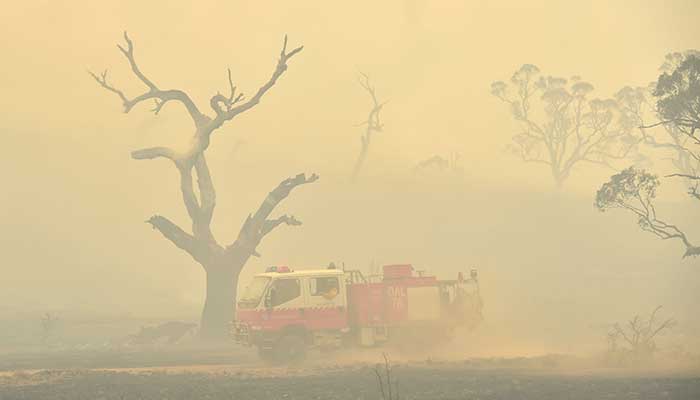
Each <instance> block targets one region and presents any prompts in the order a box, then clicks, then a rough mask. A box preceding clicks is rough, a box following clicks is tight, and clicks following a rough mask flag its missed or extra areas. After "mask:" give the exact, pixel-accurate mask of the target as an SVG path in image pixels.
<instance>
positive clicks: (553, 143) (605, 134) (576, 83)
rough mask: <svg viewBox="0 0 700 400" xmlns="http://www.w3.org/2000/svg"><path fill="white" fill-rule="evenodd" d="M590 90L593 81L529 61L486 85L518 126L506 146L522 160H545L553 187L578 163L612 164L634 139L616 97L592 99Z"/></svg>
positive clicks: (636, 139)
mask: <svg viewBox="0 0 700 400" xmlns="http://www.w3.org/2000/svg"><path fill="white" fill-rule="evenodd" d="M592 92H593V85H591V84H590V83H588V82H585V81H583V80H581V79H580V78H579V77H577V76H574V77H572V78H570V79H565V78H559V77H553V76H542V75H541V74H540V70H539V68H537V67H536V66H534V65H531V64H525V65H523V66H522V67H520V69H518V70H517V71H516V72H515V73H514V74H513V76H512V77H511V79H510V81H509V82H508V83H506V82H503V81H496V82H493V83H492V84H491V94H493V95H494V96H496V97H497V98H498V99H500V100H501V101H503V102H504V103H506V104H507V105H508V106H509V108H510V113H511V115H512V116H513V118H514V119H515V120H516V121H517V122H518V123H519V125H520V132H519V133H518V134H516V135H515V136H513V143H512V144H511V145H510V146H509V148H510V150H511V151H512V152H513V153H514V154H515V155H517V156H519V157H520V158H522V160H523V161H524V162H528V163H538V164H542V165H546V166H547V167H548V168H549V170H550V172H551V175H552V178H553V179H554V182H555V184H556V185H557V186H562V185H563V183H564V181H566V179H567V178H568V177H569V176H570V175H571V172H572V171H573V169H574V167H575V166H576V165H578V164H579V163H583V162H587V163H594V164H600V165H604V166H607V167H612V165H611V162H613V161H615V160H622V159H625V158H627V157H628V156H630V155H631V153H632V152H633V151H635V149H636V146H637V144H638V143H639V140H640V139H639V137H638V133H637V131H636V129H635V127H633V126H629V125H628V124H626V123H625V122H626V121H625V120H624V119H622V118H621V115H620V112H619V110H618V101H617V98H615V99H596V98H591V96H590V95H591V93H592ZM618 95H619V94H618ZM616 97H617V96H616Z"/></svg>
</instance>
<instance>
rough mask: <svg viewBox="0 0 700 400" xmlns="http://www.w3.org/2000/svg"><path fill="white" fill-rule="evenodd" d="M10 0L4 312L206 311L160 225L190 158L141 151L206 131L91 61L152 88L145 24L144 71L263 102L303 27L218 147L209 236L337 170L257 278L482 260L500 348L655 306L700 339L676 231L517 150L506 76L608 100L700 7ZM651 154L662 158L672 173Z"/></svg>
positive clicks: (279, 234)
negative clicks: (374, 116) (332, 265)
mask: <svg viewBox="0 0 700 400" xmlns="http://www.w3.org/2000/svg"><path fill="white" fill-rule="evenodd" d="M5 3H6V4H3V6H2V8H3V11H2V14H3V17H4V18H3V22H2V23H1V24H0V51H1V53H2V54H3V57H2V59H3V61H2V68H1V70H2V74H0V87H1V88H2V92H3V93H2V96H0V110H2V119H0V134H1V135H2V136H1V137H2V146H0V165H2V168H0V179H2V182H4V188H3V191H2V193H3V195H0V224H1V226H2V227H3V230H2V233H0V251H1V252H2V259H3V262H2V266H1V267H0V273H1V275H0V276H1V278H0V318H5V319H13V318H20V317H23V316H27V315H29V316H31V315H37V318H38V316H40V315H41V314H42V313H44V312H47V311H51V312H55V313H57V314H58V315H73V316H76V315H91V316H96V315H97V316H99V315H103V316H104V315H130V316H137V317H154V316H158V317H159V318H162V317H166V318H168V317H172V318H180V319H187V320H193V321H196V320H197V319H198V318H199V313H200V311H201V307H202V302H203V299H204V290H205V281H204V280H205V276H204V274H203V272H202V270H201V267H200V266H199V265H198V264H196V263H195V262H194V261H193V260H192V259H191V258H190V257H189V256H188V255H186V254H185V253H183V252H181V251H180V250H178V249H177V248H175V247H174V246H173V245H172V244H171V243H169V242H168V241H166V240H163V238H162V237H160V235H159V234H158V232H156V231H154V230H152V229H150V226H149V225H148V224H145V223H144V222H143V221H145V220H146V219H148V218H149V217H150V216H151V215H153V214H160V215H164V216H167V217H169V218H171V219H173V220H174V221H176V222H178V223H180V224H181V226H183V227H188V228H189V226H188V224H189V220H188V219H187V214H186V211H185V209H184V207H183V205H182V200H181V197H180V192H179V186H178V185H179V178H178V176H177V174H176V170H175V169H174V168H172V166H171V165H170V163H169V162H166V161H136V160H133V159H131V158H130V156H129V153H130V152H131V151H132V150H135V149H138V148H143V147H149V146H159V145H166V146H174V147H178V146H182V145H185V144H187V143H188V140H189V139H190V137H191V134H192V129H191V121H189V120H188V119H187V118H188V117H187V115H186V113H184V112H183V109H182V106H181V105H179V104H168V105H166V106H165V107H164V108H163V110H162V112H161V113H160V114H159V115H157V116H155V115H153V113H151V112H150V111H149V108H150V107H151V104H150V103H148V104H142V105H139V106H138V107H137V108H135V109H134V110H133V111H131V113H129V114H128V115H127V114H124V113H122V106H121V104H120V102H119V100H118V99H117V98H116V96H113V95H111V94H109V93H106V92H105V91H104V90H103V89H102V88H100V87H99V86H98V85H96V84H95V82H94V80H93V79H92V78H91V77H90V76H89V75H88V74H87V73H86V71H87V70H90V71H97V72H101V71H103V70H104V69H108V70H109V78H110V81H111V82H112V83H113V84H115V85H117V86H118V87H120V88H122V89H123V90H124V91H125V92H126V93H127V94H128V95H129V96H133V95H136V94H138V93H140V92H142V91H143V90H144V89H145V88H144V87H143V86H142V85H141V83H140V82H138V81H137V80H136V79H135V77H134V76H133V74H132V73H131V71H130V69H129V66H128V64H127V63H126V61H125V60H124V58H123V57H122V55H121V54H120V53H119V51H118V50H117V48H116V46H115V44H117V43H119V42H120V41H121V40H122V36H121V35H122V31H124V30H128V32H129V35H130V37H131V38H132V40H134V43H135V46H136V50H135V51H136V57H137V58H138V60H139V64H140V66H141V68H142V70H143V71H144V73H146V74H147V75H148V76H149V77H150V78H151V79H153V80H154V81H155V82H156V83H157V84H158V85H160V86H161V87H163V88H179V89H183V90H186V91H187V92H188V93H189V94H190V95H191V96H192V97H193V99H194V100H195V102H197V103H198V104H199V106H200V108H202V109H204V108H208V101H209V98H210V97H211V96H212V95H213V94H215V93H216V92H217V91H221V92H222V93H223V92H226V91H227V90H228V83H227V80H226V68H231V71H232V78H233V81H234V84H236V85H237V86H238V88H239V90H241V91H243V92H244V93H245V94H247V95H249V96H250V95H252V94H253V93H254V92H255V90H257V88H258V87H259V86H260V85H261V84H263V83H264V82H265V81H266V80H267V79H268V77H269V75H270V74H271V72H272V70H273V69H274V66H275V62H276V58H277V56H278V54H279V49H280V46H281V43H282V39H283V37H284V35H285V34H288V35H289V42H290V46H297V45H304V51H303V52H302V53H300V54H299V55H298V56H296V57H295V59H294V61H293V62H291V63H290V66H289V70H288V71H287V72H286V73H285V75H284V76H283V77H282V78H281V79H280V81H279V82H278V83H277V84H276V85H275V87H274V88H273V89H272V90H271V91H270V92H269V93H268V94H267V95H266V96H265V97H264V98H263V100H262V101H261V103H260V104H259V105H258V106H256V108H254V109H253V110H251V111H249V112H247V113H245V114H243V115H241V116H239V117H237V118H236V119H234V120H233V121H231V122H229V123H227V124H226V125H224V127H223V128H221V129H220V130H218V131H217V132H216V133H215V134H214V135H213V137H212V146H211V148H210V149H209V152H208V155H209V160H208V163H209V166H210V168H211V170H212V175H213V179H214V183H215V184H216V187H217V209H216V216H215V219H214V222H213V225H212V228H213V230H214V233H215V234H216V236H217V237H218V238H220V239H221V241H222V242H224V243H230V242H231V241H233V240H234V239H235V238H236V235H237V234H238V231H239V229H240V227H241V224H242V223H243V221H244V220H245V217H246V216H247V215H248V214H249V213H251V212H254V211H255V210H256V209H257V207H258V206H259V204H260V202H261V201H262V200H263V199H264V197H265V195H266V194H267V193H268V192H269V191H270V190H271V189H272V188H274V186H275V185H276V184H277V183H279V181H280V180H282V179H284V178H286V177H289V176H295V175H296V174H298V173H301V172H306V173H312V172H315V173H318V174H319V175H320V179H319V181H318V182H316V183H314V184H313V185H309V186H307V187H304V188H303V189H300V190H298V192H295V193H294V195H293V196H290V198H289V199H287V200H286V201H285V203H283V204H282V206H281V207H280V208H279V209H278V210H277V211H276V213H277V214H280V215H281V214H283V213H288V214H293V215H295V216H296V217H297V218H299V220H301V221H303V225H302V226H299V227H281V228H279V229H278V230H276V231H275V232H274V233H272V234H271V235H270V236H269V237H267V238H266V239H265V241H264V243H262V245H261V246H260V247H259V248H258V250H259V251H260V253H261V257H260V258H254V259H251V261H250V262H248V264H247V265H246V267H245V269H244V270H243V273H242V277H241V285H244V284H245V283H246V282H247V281H248V280H249V279H250V277H251V276H252V275H253V274H255V273H258V272H261V271H262V270H264V268H265V267H267V266H269V265H290V266H292V267H294V268H304V267H323V266H325V265H327V264H328V263H329V262H330V261H335V262H336V263H345V265H346V266H348V267H354V268H360V269H363V270H368V269H369V268H370V265H371V264H373V263H374V264H376V265H382V264H391V263H413V264H415V265H416V266H417V267H418V268H419V269H425V270H427V271H429V272H431V273H435V274H437V275H438V276H440V277H443V278H450V277H454V276H456V274H457V272H458V271H460V270H462V271H463V270H467V269H469V268H472V267H476V268H478V269H479V271H480V276H481V285H482V294H483V296H484V301H485V309H484V313H485V318H486V319H485V323H484V326H483V332H481V333H479V335H480V336H483V337H486V336H488V335H489V334H493V335H494V336H492V338H493V337H498V338H502V340H503V341H502V343H508V345H505V344H504V345H502V346H501V349H500V350H502V351H503V352H506V351H512V352H514V353H515V352H530V353H543V352H549V351H562V352H564V351H571V352H576V351H580V350H581V349H591V350H595V349H596V346H599V347H602V346H604V338H605V331H606V328H605V325H606V324H609V323H611V322H616V321H623V320H626V319H628V318H629V317H630V316H633V315H634V314H637V313H648V312H649V311H651V310H652V309H653V308H654V307H655V306H657V305H664V312H665V313H667V314H668V315H672V316H673V317H674V318H675V319H676V320H677V321H678V322H679V328H678V330H676V331H674V334H675V335H677V337H678V338H680V339H678V340H682V341H683V342H684V343H687V344H689V345H695V346H697V345H698V344H699V343H697V342H698V337H700V313H698V312H697V304H698V300H700V297H699V296H700V269H699V268H700V265H698V263H699V261H698V259H695V258H688V259H685V260H682V259H681V258H680V256H681V254H682V249H681V244H679V243H676V242H673V241H662V240H658V238H656V237H654V236H652V235H650V234H648V233H646V232H642V231H641V230H640V229H639V228H638V226H637V224H636V221H635V219H634V218H633V217H632V216H631V215H628V214H626V213H623V212H606V213H601V212H599V211H598V210H597V209H596V208H595V207H594V204H593V202H594V197H595V191H596V190H597V188H598V187H599V186H600V184H601V183H602V182H605V181H606V180H607V179H608V178H609V176H610V175H611V174H612V173H613V171H612V170H610V169H606V168H604V167H599V166H595V165H581V166H579V167H577V168H576V169H574V172H573V173H572V176H571V177H570V178H569V179H568V180H567V182H566V183H565V185H564V187H563V188H561V189H557V188H556V187H555V185H554V184H553V183H552V179H551V176H550V174H549V172H548V170H547V168H546V167H544V166H540V165H537V164H524V163H522V162H521V161H520V160H519V159H518V158H517V157H514V156H512V155H511V154H509V153H508V152H507V151H505V147H506V145H507V144H508V143H509V142H510V140H511V137H512V136H513V135H514V134H516V133H517V130H518V127H517V125H516V124H515V123H514V122H513V120H512V118H511V117H510V115H509V111H508V109H507V107H505V106H504V105H503V104H502V103H501V102H500V101H499V100H498V99H496V98H494V96H491V94H490V89H489V88H490V84H491V82H492V81H495V80H508V79H510V76H511V75H512V73H513V71H515V70H516V69H517V68H518V67H519V66H520V65H521V64H524V63H532V64H536V65H537V66H538V67H539V68H540V69H541V70H542V71H543V73H544V74H546V75H556V76H564V77H570V76H573V75H580V76H582V77H583V79H585V80H586V81H588V82H590V83H592V84H593V85H594V86H595V92H594V96H595V97H601V98H607V97H610V96H612V95H613V94H614V93H615V92H616V91H617V90H619V89H620V88H622V87H623V86H626V85H630V86H646V85H648V84H649V82H651V81H652V80H654V79H655V78H656V77H657V76H658V74H659V66H660V65H661V63H662V62H663V59H664V56H665V54H667V53H669V52H672V51H684V50H686V49H691V48H700V24H698V19H697V17H698V15H700V3H698V2H695V1H690V0H675V1H667V2H657V1H617V2H609V1H602V0H596V1H591V2H579V1H553V0H552V1H528V2H521V1H486V0H484V1H456V0H455V1H440V2H431V1H427V0H405V1H398V0H396V1H383V2H376V1H364V0H363V1H351V2H323V1H295V2H274V3H273V2H241V1H222V2H208V1H198V2H185V1H168V2H162V1H157V2H156V1H153V2H142V1H122V2H94V1H91V2H89V1H73V2H60V1H59V2H57V1H48V0H47V1H25V2H5ZM360 71H361V72H364V73H366V74H368V75H369V77H370V78H371V80H372V82H373V84H374V86H375V87H376V90H377V95H378V97H379V98H380V100H382V101H383V100H388V103H387V104H386V105H385V106H384V110H383V111H382V122H383V123H384V124H385V125H384V129H383V131H382V132H380V133H377V134H376V135H375V136H374V137H373V139H372V140H373V142H372V146H371V148H370V151H369V154H368V158H367V161H366V164H365V165H364V167H363V170H362V173H361V174H360V177H359V179H358V181H357V182H354V183H353V182H351V180H350V175H351V172H352V168H353V164H354V162H355V159H356V157H357V155H358V152H359V149H360V136H361V134H362V132H363V128H362V127H358V126H357V124H358V123H360V122H362V121H363V120H365V119H366V117H367V112H368V111H369V109H370V108H371V103H370V99H369V97H368V96H367V93H366V92H365V91H364V90H363V89H362V88H361V87H360V85H359V84H358V82H357V76H358V72H360ZM434 155H440V156H442V157H445V158H449V157H453V156H455V155H459V159H458V165H459V167H460V169H461V171H462V172H461V173H457V172H441V171H436V170H431V171H419V172H414V166H415V165H416V164H417V163H418V162H420V161H422V160H425V159H427V158H430V157H432V156H434ZM654 157H655V159H654V162H655V164H654V169H655V172H658V173H659V174H664V173H670V172H669V171H670V166H669V165H667V164H665V161H664V160H663V157H658V156H654ZM622 166H626V165H622ZM683 193H684V192H683V187H682V185H681V184H680V182H678V183H674V182H672V181H664V182H663V184H662V185H661V189H660V193H659V203H658V206H657V208H658V210H659V213H660V214H663V215H664V216H668V220H672V221H675V222H676V223H677V224H678V225H682V226H683V227H684V228H685V229H686V231H687V233H688V235H689V237H695V238H700V230H699V229H697V224H694V223H693V222H694V221H697V220H698V217H700V212H699V211H698V208H697V207H695V208H694V207H693V206H692V205H689V204H688V203H689V202H691V201H692V200H690V199H688V198H687V196H684V195H683ZM697 240H700V239H696V241H697ZM508 332H511V333H512V332H518V334H517V336H516V335H514V334H509V333H508ZM495 350H497V349H495Z"/></svg>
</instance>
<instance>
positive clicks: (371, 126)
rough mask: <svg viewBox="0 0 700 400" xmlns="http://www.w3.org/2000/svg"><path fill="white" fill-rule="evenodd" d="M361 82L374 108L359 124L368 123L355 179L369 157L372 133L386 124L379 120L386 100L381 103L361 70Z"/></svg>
mask: <svg viewBox="0 0 700 400" xmlns="http://www.w3.org/2000/svg"><path fill="white" fill-rule="evenodd" d="M359 82H360V86H362V88H363V89H365V90H366V91H367V93H368V94H369V95H370V98H371V99H372V108H371V109H370V111H369V115H368V116H367V120H366V121H364V122H362V123H360V124H359V126H364V125H366V126H367V127H366V129H365V133H364V134H363V135H362V136H361V137H360V139H361V147H360V155H359V156H358V157H357V161H356V162H355V167H354V168H353V170H352V180H353V181H355V180H357V177H358V176H359V174H360V170H361V169H362V166H363V165H364V164H365V161H366V159H367V153H368V152H369V145H370V143H371V141H372V135H373V134H374V133H375V132H381V131H382V129H383V128H384V125H383V124H382V123H381V122H380V121H379V113H380V112H381V111H382V108H383V107H384V104H386V102H384V103H379V101H378V100H377V94H376V92H375V89H374V86H372V84H371V83H370V81H369V76H367V75H366V74H364V73H362V72H360V78H359Z"/></svg>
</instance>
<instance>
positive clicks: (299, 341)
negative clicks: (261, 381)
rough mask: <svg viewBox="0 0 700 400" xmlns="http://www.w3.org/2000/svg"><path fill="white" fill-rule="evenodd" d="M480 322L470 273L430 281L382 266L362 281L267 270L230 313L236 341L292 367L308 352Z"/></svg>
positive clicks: (330, 272)
mask: <svg viewBox="0 0 700 400" xmlns="http://www.w3.org/2000/svg"><path fill="white" fill-rule="evenodd" d="M480 321H481V297H480V295H479V287H478V280H477V276H476V271H475V270H472V272H471V275H470V278H468V279H464V277H463V275H462V274H461V273H460V274H459V276H458V279H457V280H438V279H437V278H436V277H435V276H426V275H424V274H423V273H422V272H419V271H415V270H414V269H413V267H412V266H411V265H408V264H405V265H387V266H384V269H383V273H382V274H381V275H377V276H374V277H368V278H365V277H364V276H363V275H362V273H360V272H359V271H343V270H338V269H334V268H329V269H313V270H301V271H292V270H290V269H289V268H288V267H270V268H268V270H267V271H266V272H265V273H261V274H258V275H256V276H255V277H254V278H253V280H252V281H251V282H250V284H249V285H248V286H247V287H246V288H245V290H244V291H243V292H242V294H241V296H240V297H239V299H238V303H237V307H236V318H235V321H234V329H233V335H234V339H235V341H236V342H238V343H240V344H245V345H249V346H255V347H257V348H258V352H259V354H260V356H261V357H262V358H263V359H268V360H277V361H294V360H298V359H301V358H303V357H304V355H305V352H306V350H307V349H308V348H311V347H314V348H318V349H321V350H328V349H333V348H339V347H343V346H350V345H353V344H355V345H360V346H375V345H379V344H382V343H384V342H387V341H389V340H390V339H394V340H406V339H408V340H409V341H412V342H413V344H414V346H415V344H416V343H419V342H420V340H421V339H426V338H428V339H430V340H433V341H434V340H436V338H440V337H441V336H445V337H446V336H447V335H449V334H450V333H451V332H452V331H453V330H454V328H455V327H457V326H460V325H461V326H467V327H474V326H476V324H478V323H479V322H480Z"/></svg>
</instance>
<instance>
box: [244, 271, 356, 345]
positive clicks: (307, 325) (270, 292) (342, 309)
mask: <svg viewBox="0 0 700 400" xmlns="http://www.w3.org/2000/svg"><path fill="white" fill-rule="evenodd" d="M344 275H345V273H344V272H343V271H340V270H335V269H320V270H304V271H291V270H289V269H288V268H286V267H278V268H274V269H271V270H269V271H268V272H265V273H262V274H258V275H256V276H255V277H254V278H253V280H252V282H251V283H250V285H249V286H248V287H247V288H246V289H245V290H244V291H243V294H242V295H241V297H240V298H239V301H238V307H237V308H236V322H237V323H236V326H235V335H236V339H237V341H238V342H242V343H245V344H248V345H253V346H256V347H257V348H258V350H259V353H260V355H261V357H263V358H273V357H276V358H281V359H294V358H301V357H303V355H304V352H305V349H306V348H307V347H309V346H310V345H315V346H319V347H338V346H340V339H341V336H342V334H343V333H346V332H348V330H349V329H348V317H347V316H348V314H347V294H346V293H347V288H346V282H345V279H344Z"/></svg>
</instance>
